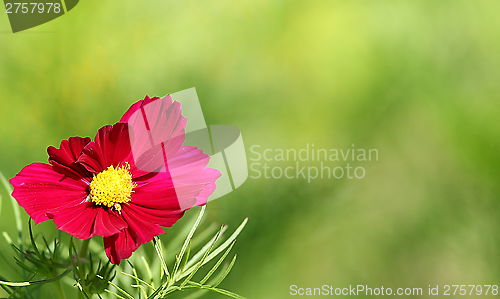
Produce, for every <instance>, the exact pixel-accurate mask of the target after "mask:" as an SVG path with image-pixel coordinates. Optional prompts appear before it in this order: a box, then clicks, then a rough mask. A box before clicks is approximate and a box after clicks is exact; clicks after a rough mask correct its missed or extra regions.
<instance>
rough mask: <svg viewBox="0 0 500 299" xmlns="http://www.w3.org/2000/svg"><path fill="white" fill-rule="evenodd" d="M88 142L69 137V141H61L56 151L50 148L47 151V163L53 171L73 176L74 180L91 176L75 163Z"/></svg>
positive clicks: (88, 139) (83, 139) (85, 139)
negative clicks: (51, 166)
mask: <svg viewBox="0 0 500 299" xmlns="http://www.w3.org/2000/svg"><path fill="white" fill-rule="evenodd" d="M89 142H90V138H89V137H86V138H81V137H71V138H69V140H63V141H61V146H60V148H59V149H56V148H55V147H53V146H50V147H49V148H48V149H47V153H48V154H49V163H50V164H52V165H53V166H54V170H56V171H58V172H61V173H66V174H68V175H73V176H74V177H75V178H78V177H88V178H91V177H92V176H91V175H90V173H89V172H88V171H87V170H86V169H85V168H84V167H83V166H82V165H80V164H78V163H75V162H76V160H78V158H79V157H80V154H81V153H82V150H83V148H84V147H85V146H86V145H87V144H88V143H89ZM89 181H90V179H89Z"/></svg>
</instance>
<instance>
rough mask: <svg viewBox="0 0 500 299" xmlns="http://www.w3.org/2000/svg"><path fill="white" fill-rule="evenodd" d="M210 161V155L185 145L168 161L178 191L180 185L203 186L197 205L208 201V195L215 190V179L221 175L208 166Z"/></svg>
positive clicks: (197, 198)
mask: <svg viewBox="0 0 500 299" xmlns="http://www.w3.org/2000/svg"><path fill="white" fill-rule="evenodd" d="M209 161H210V157H209V156H208V155H206V154H204V153H203V151H202V150H200V149H198V148H196V147H194V146H183V147H182V148H180V149H179V151H178V152H177V153H176V155H175V156H174V157H173V158H171V159H170V160H169V161H168V171H169V173H170V175H171V177H172V182H173V185H174V186H175V189H176V191H177V190H178V189H179V186H192V188H197V187H198V188H199V187H200V186H201V187H202V190H201V191H200V193H198V194H197V195H196V202H195V205H197V206H202V205H204V204H206V203H207V199H208V197H209V196H210V195H212V193H213V192H214V191H215V187H216V185H215V181H216V180H217V179H218V178H219V177H220V176H221V173H220V172H219V171H218V170H216V169H212V168H206V166H207V164H208V162H209ZM181 194H182V193H181Z"/></svg>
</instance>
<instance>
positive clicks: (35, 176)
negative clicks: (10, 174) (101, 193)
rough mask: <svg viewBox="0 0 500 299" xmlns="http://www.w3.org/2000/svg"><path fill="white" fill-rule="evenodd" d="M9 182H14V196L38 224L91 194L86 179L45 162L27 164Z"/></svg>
mask: <svg viewBox="0 0 500 299" xmlns="http://www.w3.org/2000/svg"><path fill="white" fill-rule="evenodd" d="M10 183H11V184H12V186H14V192H12V196H13V197H14V198H15V199H16V200H17V202H18V203H19V205H20V206H21V207H23V208H24V209H25V210H26V212H27V213H28V214H29V215H30V216H31V218H33V220H35V223H37V224H38V223H40V222H43V221H46V220H48V219H50V218H52V217H53V216H54V215H56V214H57V213H58V211H59V210H61V209H63V208H64V207H66V206H75V205H78V204H80V203H82V202H83V201H85V199H86V197H87V195H88V191H87V188H88V185H87V183H86V182H84V181H83V180H78V179H75V178H74V177H72V176H67V175H65V174H61V173H59V172H56V171H54V169H53V167H52V166H51V165H48V164H43V163H33V164H31V165H28V166H26V167H24V168H23V169H22V170H21V172H19V173H18V174H17V175H16V176H15V177H14V178H12V179H11V180H10Z"/></svg>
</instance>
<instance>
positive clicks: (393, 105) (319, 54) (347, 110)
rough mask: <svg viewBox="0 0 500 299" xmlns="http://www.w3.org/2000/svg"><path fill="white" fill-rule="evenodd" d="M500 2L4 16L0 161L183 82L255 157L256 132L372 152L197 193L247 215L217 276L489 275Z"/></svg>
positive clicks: (409, 280)
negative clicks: (348, 171) (327, 170)
mask: <svg viewBox="0 0 500 299" xmlns="http://www.w3.org/2000/svg"><path fill="white" fill-rule="evenodd" d="M499 13H500V2H498V1H495V0H492V1H482V0H474V1H460V0H453V1H435V0H429V1H396V0H390V1H302V2H299V1H222V0H213V1H211V0H210V1H206V0H204V1H111V0H108V1H80V3H79V4H78V5H77V6H76V7H75V8H74V9H73V10H72V11H71V12H69V13H68V15H65V16H63V17H61V18H59V19H56V20H55V21H52V22H50V23H47V24H45V25H42V26H40V27H36V28H34V29H31V30H28V31H26V32H24V33H17V34H11V33H9V31H10V27H9V24H8V19H7V17H6V16H5V15H0V140H1V143H0V170H1V171H2V172H3V173H4V174H5V175H6V176H8V177H12V176H14V175H15V174H16V173H17V172H18V171H20V170H21V168H22V167H23V166H25V165H27V164H29V163H32V162H35V161H42V162H44V161H46V160H47V154H46V148H47V147H48V146H50V145H58V144H59V142H60V141H61V140H62V139H65V138H68V137H70V136H76V135H78V136H94V134H95V132H96V131H97V129H98V128H99V127H101V126H103V125H105V124H112V123H114V122H116V121H118V120H119V118H120V117H121V115H122V114H123V113H124V112H125V111H126V109H127V108H128V107H129V106H130V105H131V104H132V103H133V102H135V101H137V100H139V99H141V98H143V97H144V96H145V95H146V94H149V95H159V96H162V95H165V94H167V93H172V92H176V91H179V90H183V89H186V88H189V87H193V86H194V87H196V88H197V92H198V95H199V98H200V100H201V104H202V107H203V110H204V114H205V118H206V121H207V123H209V124H226V125H233V126H236V127H238V128H240V129H241V131H242V134H243V137H244V142H245V145H246V148H247V151H248V152H247V154H248V156H249V158H253V157H255V155H252V154H251V153H250V146H252V145H255V144H257V145H260V146H261V152H262V151H263V150H264V149H266V148H272V149H276V148H281V149H291V148H294V149H296V150H300V149H302V148H304V147H306V144H310V146H311V145H312V144H314V145H315V148H326V149H331V148H336V149H344V150H347V149H350V148H352V144H353V143H354V144H355V148H364V149H378V152H379V160H378V161H371V162H351V165H355V166H362V167H364V168H365V169H366V176H365V177H364V178H363V179H347V178H345V177H344V178H343V179H333V178H332V179H326V178H323V179H320V178H318V179H315V180H312V181H311V182H310V183H308V182H307V180H305V179H303V178H301V179H286V178H281V179H264V178H260V179H250V178H249V179H248V180H247V182H246V183H245V184H244V185H243V186H242V187H240V188H239V189H237V190H236V191H235V192H233V193H231V194H229V195H227V196H225V197H223V198H221V199H217V200H216V201H214V202H212V203H210V204H209V206H208V209H207V217H208V218H210V220H212V221H217V222H219V223H229V224H230V225H231V227H233V228H235V227H236V226H237V225H238V224H239V223H241V221H242V219H243V218H244V217H247V216H248V217H249V222H248V225H247V227H246V228H245V230H244V231H243V233H242V234H241V236H240V237H239V238H238V241H237V243H236V245H235V247H234V249H233V251H234V252H236V253H238V261H237V262H236V265H235V266H234V268H233V270H232V272H231V274H230V275H229V277H227V278H226V280H225V281H224V283H223V284H222V285H221V287H223V288H225V289H228V290H231V291H233V292H236V293H238V294H241V295H243V296H246V297H248V298H259V299H260V298H289V297H292V296H290V295H289V287H290V285H292V284H293V285H298V286H299V287H321V286H322V285H324V284H328V285H332V286H334V287H348V286H349V285H357V284H363V285H368V286H370V287H373V288H375V287H380V286H384V287H385V288H386V287H392V288H394V289H395V288H398V287H403V288H406V287H422V288H423V289H424V292H427V288H428V286H429V285H432V286H435V285H440V286H441V288H442V286H443V285H445V284H450V285H451V284H462V285H472V284H482V285H485V284H486V285H487V284H500V266H499V262H500V260H499V256H500V250H499V249H500V238H499V236H498V234H499V232H500V200H499V199H500V196H499V194H500V121H499V119H500V117H499V115H500V100H499V97H500V84H499V80H500V39H499V37H500V19H499V18H498V15H499ZM249 162H252V161H249ZM264 162H265V163H268V165H269V166H271V167H275V166H279V167H281V168H285V167H288V166H294V165H295V162H294V161H288V162H286V161H285V162H276V161H271V162H266V161H264V160H262V161H260V163H264ZM300 163H301V167H302V166H316V167H317V166H319V162H316V161H314V162H312V161H309V162H300ZM326 163H328V166H330V167H335V166H345V164H346V163H347V162H342V161H340V162H326ZM306 171H307V169H306ZM250 175H255V173H253V172H251V173H250ZM1 194H2V195H3V206H2V214H1V221H0V231H7V232H8V233H9V234H10V236H11V237H14V236H16V234H15V219H14V216H13V213H12V209H11V207H10V202H9V200H8V198H7V194H6V193H5V192H4V190H2V193H1ZM22 213H23V215H24V217H25V219H23V225H25V227H26V224H27V216H26V214H25V212H24V211H22ZM54 227H55V226H54V225H53V224H49V223H47V224H43V225H41V227H37V228H36V229H38V230H39V231H40V230H44V231H46V232H52V231H53V230H54ZM165 239H168V235H167V236H165ZM7 247H8V245H7V243H6V242H5V240H4V239H3V238H2V239H1V240H0V250H1V251H2V252H5V253H8V254H9V255H10V254H11V252H10V251H7V250H10V249H8V248H7ZM2 263H4V261H3V260H1V261H0V269H3V268H4V267H3V266H2ZM0 274H1V275H2V276H7V277H8V278H12V279H13V280H15V279H17V278H18V276H16V275H15V274H14V273H10V272H7V273H4V272H2V271H1V270H0ZM68 289H69V287H68ZM441 290H442V289H441ZM483 296H484V295H483ZM181 297H182V296H181ZM449 297H454V296H449ZM457 297H458V296H457ZM206 298H223V296H221V295H218V294H209V295H207V296H206Z"/></svg>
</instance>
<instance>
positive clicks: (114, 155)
mask: <svg viewBox="0 0 500 299" xmlns="http://www.w3.org/2000/svg"><path fill="white" fill-rule="evenodd" d="M130 153H131V151H130V139H129V128H128V125H127V124H124V123H117V124H115V125H113V126H110V125H108V126H104V127H102V128H100V129H99V131H98V132H97V135H96V137H95V141H94V142H90V143H89V144H87V145H86V146H85V148H84V149H83V152H82V155H81V156H80V157H79V158H78V160H77V162H78V163H81V164H82V165H83V166H85V168H86V169H87V170H88V171H90V172H92V173H99V172H101V171H103V170H105V169H106V168H108V166H111V165H113V166H119V165H121V164H122V163H123V162H124V161H128V160H129V158H127V157H128V156H129V155H130Z"/></svg>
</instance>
